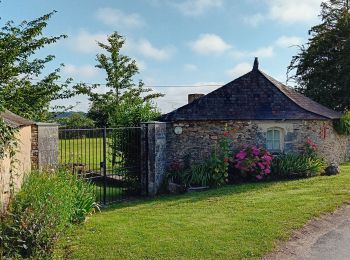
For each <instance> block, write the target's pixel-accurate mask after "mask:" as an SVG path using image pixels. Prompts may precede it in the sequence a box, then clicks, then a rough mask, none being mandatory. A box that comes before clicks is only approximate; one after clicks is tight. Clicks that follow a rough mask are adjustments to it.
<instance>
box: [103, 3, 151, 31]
mask: <svg viewBox="0 0 350 260" xmlns="http://www.w3.org/2000/svg"><path fill="white" fill-rule="evenodd" d="M96 18H97V20H99V21H101V22H102V23H104V24H106V25H109V26H113V27H119V26H125V27H141V26H143V25H145V22H144V20H143V19H142V17H141V16H140V15H139V14H136V13H132V14H126V13H124V12H122V11H121V10H119V9H114V8H109V7H105V8H99V9H97V11H96Z"/></svg>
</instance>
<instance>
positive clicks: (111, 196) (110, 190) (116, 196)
mask: <svg viewBox="0 0 350 260" xmlns="http://www.w3.org/2000/svg"><path fill="white" fill-rule="evenodd" d="M93 185H94V191H95V195H96V202H97V203H99V204H102V203H103V183H102V182H96V183H94V184H93ZM125 192H126V189H125V188H123V187H118V186H116V185H113V184H107V186H106V202H107V203H110V202H115V201H118V200H121V199H122V198H123V195H124V193H125Z"/></svg>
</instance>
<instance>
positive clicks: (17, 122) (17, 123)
mask: <svg viewBox="0 0 350 260" xmlns="http://www.w3.org/2000/svg"><path fill="white" fill-rule="evenodd" d="M0 117H1V118H3V119H4V121H5V122H6V123H7V124H9V125H11V126H13V127H21V126H27V125H33V124H35V122H34V121H31V120H28V119H26V118H23V117H21V116H19V115H16V114H15V113H12V112H11V111H9V110H5V111H3V112H1V113H0Z"/></svg>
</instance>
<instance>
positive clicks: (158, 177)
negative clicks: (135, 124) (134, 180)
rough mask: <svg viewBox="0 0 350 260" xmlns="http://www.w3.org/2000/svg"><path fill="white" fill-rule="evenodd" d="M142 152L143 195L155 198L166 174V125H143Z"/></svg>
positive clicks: (156, 123)
mask: <svg viewBox="0 0 350 260" xmlns="http://www.w3.org/2000/svg"><path fill="white" fill-rule="evenodd" d="M141 151H142V156H141V185H142V194H143V195H149V196H154V195H156V194H157V193H158V191H159V189H160V188H161V185H162V183H163V180H164V177H165V173H166V172H165V171H166V123H164V122H147V123H142V125H141Z"/></svg>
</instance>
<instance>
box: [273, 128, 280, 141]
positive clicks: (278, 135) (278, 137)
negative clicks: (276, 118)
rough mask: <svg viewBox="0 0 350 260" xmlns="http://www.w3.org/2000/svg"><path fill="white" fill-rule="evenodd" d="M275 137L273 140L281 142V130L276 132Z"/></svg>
mask: <svg viewBox="0 0 350 260" xmlns="http://www.w3.org/2000/svg"><path fill="white" fill-rule="evenodd" d="M273 132H274V135H273V139H274V140H280V131H279V130H274V131H273Z"/></svg>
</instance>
